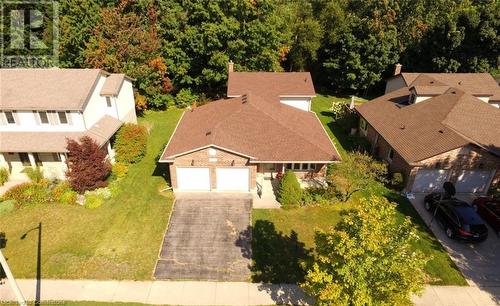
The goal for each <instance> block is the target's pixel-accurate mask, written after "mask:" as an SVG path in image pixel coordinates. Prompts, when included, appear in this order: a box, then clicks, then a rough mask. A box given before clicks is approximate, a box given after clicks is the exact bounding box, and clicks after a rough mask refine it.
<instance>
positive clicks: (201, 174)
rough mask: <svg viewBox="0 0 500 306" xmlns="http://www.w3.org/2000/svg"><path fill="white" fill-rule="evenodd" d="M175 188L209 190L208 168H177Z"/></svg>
mask: <svg viewBox="0 0 500 306" xmlns="http://www.w3.org/2000/svg"><path fill="white" fill-rule="evenodd" d="M177 188H178V189H179V190H210V170H209V169H208V168H195V167H191V168H177Z"/></svg>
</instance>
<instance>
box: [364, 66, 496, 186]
mask: <svg viewBox="0 0 500 306" xmlns="http://www.w3.org/2000/svg"><path fill="white" fill-rule="evenodd" d="M499 105H500V88H499V86H498V84H497V82H496V81H495V80H494V79H493V77H492V76H491V75H489V74H488V73H405V72H403V73H401V66H397V67H396V71H395V75H394V76H393V77H391V78H390V79H389V80H388V82H387V86H386V93H385V95H383V96H381V97H378V98H376V99H374V100H372V101H369V102H367V103H365V104H363V105H360V106H357V107H356V111H357V112H358V114H359V115H360V122H359V128H360V133H361V134H362V135H363V136H365V137H366V138H367V139H368V141H369V142H370V144H371V147H372V153H373V154H374V155H376V156H378V157H379V158H381V159H383V160H385V161H387V162H388V164H389V169H390V171H391V172H393V173H394V172H400V173H402V174H403V176H404V178H405V185H406V188H405V189H406V191H412V192H430V191H434V190H438V189H440V188H442V185H443V183H444V182H446V181H450V182H452V183H454V184H455V187H456V190H457V192H461V193H485V192H487V191H488V189H489V187H490V186H491V185H492V184H495V185H497V184H498V181H499V180H500V171H499V169H500V109H499V108H498V107H499Z"/></svg>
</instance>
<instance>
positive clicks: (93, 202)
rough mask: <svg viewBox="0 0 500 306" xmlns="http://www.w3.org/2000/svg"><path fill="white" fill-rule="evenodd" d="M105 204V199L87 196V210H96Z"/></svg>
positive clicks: (94, 195) (97, 196) (92, 195)
mask: <svg viewBox="0 0 500 306" xmlns="http://www.w3.org/2000/svg"><path fill="white" fill-rule="evenodd" d="M102 203H104V198H103V197H101V196H99V195H97V194H90V195H87V196H85V208H88V209H95V208H98V207H100V206H101V205H102Z"/></svg>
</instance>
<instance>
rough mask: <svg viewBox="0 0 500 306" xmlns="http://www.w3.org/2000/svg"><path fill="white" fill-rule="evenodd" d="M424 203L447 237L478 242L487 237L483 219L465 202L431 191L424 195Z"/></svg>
mask: <svg viewBox="0 0 500 306" xmlns="http://www.w3.org/2000/svg"><path fill="white" fill-rule="evenodd" d="M424 205H425V209H426V210H428V211H430V212H431V213H432V214H435V218H436V220H437V221H438V222H439V224H440V225H441V226H442V227H443V228H444V230H445V232H446V236H448V238H457V239H461V240H465V241H471V242H472V241H473V242H479V241H484V240H485V239H486V238H487V237H488V228H487V227H486V225H485V224H484V222H483V220H482V219H481V217H479V215H478V214H477V213H476V212H475V210H474V208H473V207H472V206H470V205H469V204H467V203H466V202H464V201H460V200H458V199H455V198H452V197H449V196H443V194H441V193H431V194H428V195H426V196H425V198H424Z"/></svg>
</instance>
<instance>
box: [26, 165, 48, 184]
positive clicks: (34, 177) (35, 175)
mask: <svg viewBox="0 0 500 306" xmlns="http://www.w3.org/2000/svg"><path fill="white" fill-rule="evenodd" d="M24 172H25V173H26V175H27V176H28V178H29V179H30V180H31V181H32V182H35V183H38V182H40V181H41V180H43V178H44V177H43V171H42V169H41V168H40V167H26V168H24Z"/></svg>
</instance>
